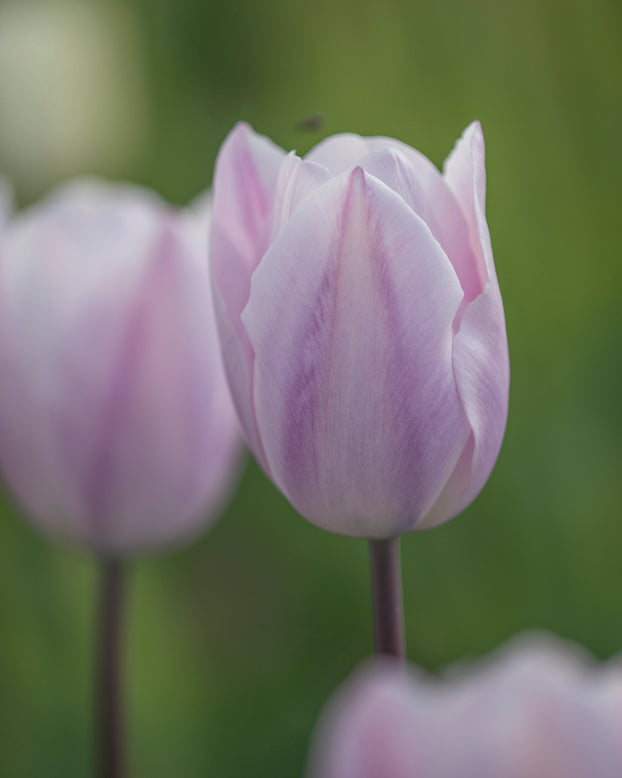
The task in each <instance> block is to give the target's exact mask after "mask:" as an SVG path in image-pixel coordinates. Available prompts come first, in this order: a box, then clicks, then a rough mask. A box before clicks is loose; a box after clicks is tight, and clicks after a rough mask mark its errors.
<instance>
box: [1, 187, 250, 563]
mask: <svg viewBox="0 0 622 778" xmlns="http://www.w3.org/2000/svg"><path fill="white" fill-rule="evenodd" d="M207 233H208V213H207V211H206V210H205V208H202V209H198V208H197V209H196V210H195V211H192V210H188V211H185V212H184V211H181V212H178V211H176V210H173V209H172V208H170V207H168V206H167V205H165V204H164V203H163V202H161V201H160V200H159V199H157V198H156V197H155V196H152V195H150V194H148V193H147V192H145V191H142V190H140V189H137V188H136V189H135V188H130V187H123V186H112V185H105V184H100V183H95V182H90V183H89V182H83V183H79V184H73V185H71V186H69V187H66V188H63V189H61V190H60V191H58V192H56V193H55V194H53V195H52V196H51V197H49V198H48V199H47V200H45V201H44V202H42V203H41V204H39V205H36V206H34V207H32V208H30V209H28V210H26V211H25V212H23V213H21V214H17V215H15V216H13V217H9V219H8V220H7V224H6V225H5V228H4V236H3V238H2V240H1V242H0V373H1V375H2V385H1V387H0V465H1V468H2V472H3V475H4V477H5V480H6V483H7V484H8V486H9V487H10V488H11V490H12V491H13V493H14V494H15V495H16V497H17V498H18V500H19V502H20V503H21V504H22V506H23V507H24V510H25V513H26V514H27V516H28V517H29V518H30V519H31V520H32V521H33V522H34V523H35V524H36V525H37V526H38V527H39V528H40V529H42V530H43V531H45V532H46V533H48V534H50V535H52V536H55V537H58V538H61V539H65V540H68V541H71V542H74V543H78V544H81V545H84V546H86V547H89V548H91V549H93V550H95V551H96V552H98V553H100V554H102V555H105V556H118V555H126V554H129V553H134V552H137V551H142V550H144V549H149V548H152V547H155V546H158V545H160V544H165V543H170V542H175V541H179V540H181V539H182V538H184V537H185V536H186V535H188V534H189V533H193V532H195V531H196V530H198V529H199V528H200V527H201V526H203V525H204V524H205V523H206V522H207V521H208V520H209V519H210V518H213V516H214V513H215V509H216V507H217V506H218V504H219V503H220V502H221V499H222V498H223V496H224V494H225V492H226V491H227V490H228V489H229V488H230V486H231V484H232V481H233V477H234V475H235V472H236V470H237V467H236V461H237V455H238V453H239V443H238V442H239V433H238V426H237V421H236V419H235V411H234V409H233V406H232V404H231V401H230V396H229V391H228V388H227V386H226V380H225V377H224V372H223V369H222V364H221V357H220V352H219V345H218V341H217V337H216V332H215V321H214V318H213V308H212V302H211V293H210V289H209V274H208V270H207Z"/></svg>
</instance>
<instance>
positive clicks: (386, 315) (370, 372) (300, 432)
mask: <svg viewBox="0 0 622 778" xmlns="http://www.w3.org/2000/svg"><path fill="white" fill-rule="evenodd" d="M461 297H462V291H461V289H460V285H459V283H458V281H457V278H456V275H455V273H454V271H453V269H452V267H451V264H450V262H449V260H448V259H447V257H446V256H445V254H444V253H443V251H442V250H441V248H440V246H439V244H438V243H437V241H436V240H435V239H434V238H433V236H432V235H431V233H430V231H429V229H428V228H427V226H426V225H425V224H424V223H423V221H422V220H421V219H420V218H419V217H418V216H417V215H416V214H415V213H414V212H413V211H412V210H411V209H410V208H409V207H408V206H407V205H406V204H405V203H404V201H403V200H402V199H401V198H400V197H399V196H398V195H396V194H395V193H393V192H391V191H390V190H389V189H388V188H387V187H386V186H385V185H384V184H382V183H381V182H380V181H378V180H377V179H375V178H374V177H373V176H369V175H367V174H365V172H364V171H363V170H362V169H361V168H356V169H355V170H354V171H353V172H352V173H351V174H349V175H342V176H340V177H338V178H335V179H333V180H331V181H330V182H329V183H328V184H326V185H325V186H323V187H321V189H319V190H318V191H317V192H316V194H315V195H312V196H311V197H310V198H308V199H307V200H306V201H305V202H304V204H303V205H302V206H301V207H300V208H299V210H298V211H297V213H296V214H295V215H294V216H293V218H292V219H291V221H290V222H289V223H288V225H287V227H286V228H285V229H284V230H283V232H282V233H281V235H280V236H279V238H278V239H277V240H276V241H275V243H274V244H273V245H272V246H271V247H270V249H269V251H268V252H267V254H266V255H265V257H264V259H263V260H262V262H261V265H260V266H259V267H258V269H257V271H256V272H255V275H254V277H253V282H252V288H251V295H250V299H249V303H248V305H247V307H246V309H245V311H244V313H243V315H242V319H243V322H244V325H245V326H246V328H247V331H248V333H249V338H250V340H251V343H252V346H253V350H254V352H255V394H254V397H255V408H256V414H257V419H258V424H259V428H260V433H261V437H262V441H263V445H264V450H265V452H266V456H267V459H268V462H269V465H270V471H271V473H272V476H273V478H274V479H275V481H276V483H277V484H278V485H279V487H280V488H281V489H282V490H283V491H284V492H285V494H286V495H287V496H288V498H289V499H290V501H291V502H292V503H293V505H294V506H295V507H296V508H297V509H298V510H299V511H300V512H301V513H302V514H303V515H304V516H305V517H306V518H308V519H309V520H310V521H313V522H314V523H316V524H318V525H319V526H322V527H324V528H326V529H329V530H332V531H333V532H340V533H343V534H348V535H355V536H365V537H375V538H380V537H388V536H392V535H397V534H400V533H402V532H405V531H409V530H411V529H412V528H413V527H414V526H415V524H416V523H417V521H418V520H419V519H420V518H421V516H422V515H423V514H425V512H426V511H427V510H428V509H429V508H430V506H431V504H433V502H434V501H435V500H436V498H437V496H438V494H439V493H440V491H441V489H442V488H443V486H444V484H445V483H446V481H447V478H448V477H449V474H450V473H451V471H452V470H453V468H454V466H455V463H456V462H457V459H458V457H459V455H460V452H461V451H462V449H463V448H464V445H465V443H466V440H467V437H468V434H469V428H468V424H467V422H466V418H465V417H464V412H463V410H462V406H461V403H460V401H459V398H458V395H457V392H456V387H455V383H454V377H453V370H452V365H451V345H452V338H453V332H452V322H453V319H454V316H455V313H456V310H457V308H458V306H459V303H460V300H461Z"/></svg>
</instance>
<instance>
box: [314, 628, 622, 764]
mask: <svg viewBox="0 0 622 778" xmlns="http://www.w3.org/2000/svg"><path fill="white" fill-rule="evenodd" d="M621 706H622V666H621V665H620V664H619V663H618V664H612V665H611V667H609V668H607V669H606V670H602V669H601V668H598V667H595V666H594V665H593V662H592V660H591V658H590V657H588V656H586V655H584V653H583V652H582V651H580V650H579V649H577V648H576V647H574V646H568V645H567V644H564V643H563V642H562V641H558V640H553V639H552V638H550V637H543V636H537V637H534V636H532V637H529V638H525V637H523V638H521V639H519V640H517V641H515V642H514V643H512V644H511V645H510V646H509V647H508V648H506V649H504V650H503V651H501V652H500V653H498V654H497V655H495V656H493V657H492V658H490V659H487V660H484V661H483V662H480V663H478V664H476V665H475V666H474V667H468V668H464V667H462V668H458V669H457V670H454V671H450V672H448V673H447V674H446V676H445V677H444V678H442V679H440V680H439V679H433V678H430V677H428V676H425V675H423V674H422V673H420V672H418V671H415V670H412V671H409V673H408V676H407V677H405V675H404V671H403V669H402V668H401V667H400V668H396V667H395V665H393V664H392V663H389V662H388V660H386V661H385V663H384V664H376V665H374V666H370V667H367V668H366V669H364V670H363V671H360V672H359V673H358V674H357V675H356V676H355V677H354V679H353V680H351V681H349V682H348V683H347V684H346V687H345V688H344V689H343V690H342V691H340V692H339V693H338V694H337V696H336V698H335V699H334V700H333V701H332V702H331V703H330V704H329V706H328V709H327V711H326V712H325V713H324V714H323V716H322V719H321V722H320V726H319V729H318V731H317V734H316V738H315V742H314V748H313V751H312V759H311V766H310V772H309V775H310V778H415V776H416V778H497V777H498V776H504V778H615V776H618V775H620V774H621V773H622V751H621V750H620V746H619V744H620V737H621V736H622V719H621V718H620V710H621Z"/></svg>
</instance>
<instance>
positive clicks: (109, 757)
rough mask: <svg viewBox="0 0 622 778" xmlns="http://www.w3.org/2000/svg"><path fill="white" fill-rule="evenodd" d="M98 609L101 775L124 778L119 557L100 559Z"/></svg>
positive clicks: (98, 729) (121, 609)
mask: <svg viewBox="0 0 622 778" xmlns="http://www.w3.org/2000/svg"><path fill="white" fill-rule="evenodd" d="M99 608H100V612H99V635H98V645H97V650H98V654H99V656H98V667H97V674H98V678H97V685H98V689H97V691H98V705H99V710H98V721H97V735H98V759H99V771H98V774H99V775H100V776H101V778H122V776H123V775H124V773H125V770H124V743H123V720H122V702H123V700H122V696H123V695H122V688H121V687H122V682H121V681H122V679H121V676H122V672H121V643H122V626H123V624H122V622H123V568H122V564H121V562H119V560H116V559H102V560H101V583H100V601H99Z"/></svg>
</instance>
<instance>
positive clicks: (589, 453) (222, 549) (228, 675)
mask: <svg viewBox="0 0 622 778" xmlns="http://www.w3.org/2000/svg"><path fill="white" fill-rule="evenodd" d="M51 1H52V0H48V2H51ZM19 2H20V3H21V2H26V0H19ZM85 3H86V0H85ZM89 4H90V6H92V7H93V8H95V7H96V6H97V5H98V4H97V2H96V1H95V0H90V3H89ZM3 5H4V6H6V5H7V3H6V2H5V3H4V4H0V9H1V8H2V7H3ZM32 5H33V8H35V7H36V3H35V2H33V3H32ZM103 5H106V6H109V5H111V4H110V3H106V2H104V0H102V6H103ZM123 12H124V14H125V15H126V16H127V18H128V19H131V24H132V26H133V30H134V38H135V39H136V41H135V45H136V47H137V49H136V50H137V52H139V55H140V59H139V61H140V67H141V69H142V78H143V79H144V89H145V103H144V105H142V104H141V106H140V111H141V116H143V113H144V112H146V116H147V120H146V121H144V122H143V123H142V124H141V122H142V121H143V120H142V119H141V121H139V122H138V123H137V125H136V126H138V127H141V128H142V129H141V132H142V133H143V135H142V143H141V144H139V145H140V149H139V150H137V151H136V152H135V153H134V155H133V156H132V157H131V158H127V157H125V158H124V161H123V163H122V165H121V167H122V169H121V170H119V163H116V168H115V166H112V167H111V166H108V164H107V162H106V161H104V162H101V163H98V164H95V165H94V167H93V169H91V170H89V171H85V172H91V173H95V174H105V175H110V174H111V171H114V174H115V175H123V176H124V177H126V178H130V179H134V180H138V181H140V182H141V183H144V184H147V185H149V186H152V187H154V188H156V189H157V190H158V191H160V192H161V193H162V194H163V195H164V196H165V197H167V198H169V199H171V200H174V201H179V202H183V201H187V200H189V199H190V198H192V197H193V196H194V195H196V194H197V193H198V192H200V191H201V190H203V189H205V188H206V187H207V186H208V185H209V183H210V180H211V175H212V169H213V163H214V158H215V155H216V152H217V149H218V146H219V144H220V143H221V142H222V140H223V138H224V136H225V134H226V133H227V131H228V130H229V129H230V128H231V126H232V125H233V124H234V123H235V122H236V121H237V120H238V119H242V118H243V119H246V120H248V121H249V122H250V123H251V124H252V125H253V126H254V127H255V128H256V129H257V130H258V131H260V132H263V133H265V134H267V135H269V136H270V137H272V138H273V139H274V140H275V141H276V142H277V143H279V144H281V145H283V146H285V147H286V148H296V149H297V150H298V151H299V152H301V153H302V152H305V151H306V150H307V149H308V148H310V146H311V145H313V144H314V143H316V142H317V141H318V140H320V139H321V137H323V136H324V135H327V134H332V133H334V132H339V131H355V132H359V133H361V134H383V135H390V136H396V137H399V138H400V139H402V140H404V141H406V142H408V143H410V144H412V145H414V146H416V147H417V148H419V149H421V150H422V151H423V152H424V153H426V154H427V155H428V156H429V157H430V158H431V159H432V160H433V161H434V162H435V163H436V164H439V165H440V164H441V163H442V161H443V159H444V157H445V156H446V155H447V153H448V152H449V150H450V149H451V147H452V145H453V143H454V141H455V139H456V137H457V136H458V135H459V134H460V133H461V131H462V129H463V128H464V127H465V126H466V125H467V124H468V123H469V122H470V121H471V120H472V119H474V118H478V119H480V121H481V122H482V125H483V127H484V132H485V135H486V140H487V171H488V217H489V225H490V229H491V233H492V239H493V248H494V251H495V258H496V263H497V270H498V275H499V278H500V283H501V287H502V292H503V294H504V301H505V306H506V314H507V324H508V332H509V340H510V352H511V364H512V389H511V406H510V418H509V424H508V429H507V435H506V439H505V443H504V446H503V450H502V453H501V456H500V458H499V462H498V465H497V467H496V469H495V471H494V473H493V475H492V477H491V479H490V482H489V483H488V485H487V486H486V488H485V490H484V492H483V493H482V495H481V496H480V497H479V498H478V499H477V500H476V502H475V503H474V504H473V505H472V506H471V507H470V508H469V509H468V510H467V511H466V512H465V514H464V515H463V516H462V517H460V518H458V519H456V520H455V521H452V522H450V523H449V524H447V525H445V526H444V527H442V528H439V529H436V530H432V531H429V532H424V533H416V534H413V535H410V536H408V537H405V538H404V539H403V543H402V547H403V569H404V586H405V607H406V617H407V631H408V642H409V654H410V657H411V658H412V659H413V660H414V661H417V662H420V663H421V664H423V665H425V666H426V667H429V668H431V669H434V668H437V667H439V666H441V665H444V664H445V663H448V662H451V661H453V660H456V659H458V658H462V657H465V656H471V655H477V654H480V653H482V652H485V651H487V650H489V649H490V648H492V647H493V646H495V645H496V644H498V643H499V642H501V641H502V640H504V639H505V638H507V637H508V636H510V635H511V634H513V633H515V632H516V631H519V630H521V629H524V628H527V627H542V628H547V629H551V630H554V631H556V632H558V633H560V634H562V635H564V636H566V637H569V638H572V639H575V640H578V641H580V642H582V643H584V644H585V645H586V646H588V647H589V648H590V649H591V650H592V651H593V652H595V653H596V654H597V655H598V656H601V657H606V656H609V655H611V654H613V653H615V652H617V651H619V650H620V648H621V646H622V618H620V614H619V610H620V605H619V591H620V588H621V586H622V572H620V571H621V570H622V567H621V565H620V557H621V556H622V520H621V511H620V501H621V500H620V498H621V496H622V487H621V481H622V479H621V478H620V474H621V472H622V451H621V442H622V412H621V399H620V398H621V397H622V358H621V357H622V354H621V347H620V335H621V333H622V313H621V308H620V303H619V287H618V283H619V280H620V270H619V268H620V250H619V235H618V230H619V227H618V224H619V223H618V211H619V208H620V202H621V198H620V191H619V181H620V180H621V179H622V146H621V144H620V137H622V48H621V47H620V44H619V41H620V37H621V35H622V6H621V5H620V4H619V3H617V2H615V0H595V1H594V2H593V3H590V4H589V5H588V4H585V3H583V2H579V0H564V2H562V0H525V2H523V3H505V2H492V0H471V1H470V2H468V3H467V2H465V0H462V1H460V0H438V2H435V3H431V2H428V3H422V2H413V1H412V0H386V2H384V3H383V4H382V6H381V5H379V4H378V2H376V0H357V2H356V3H355V2H354V0H316V2H315V3H313V4H310V3H308V2H301V0H268V1H267V2H262V3H256V2H254V0H232V1H231V2H228V3H224V2H221V0H176V2H174V3H171V2H167V0H127V2H125V3H123ZM1 62H2V51H0V63H1ZM122 86H123V85H122V84H121V83H119V88H122ZM3 110H4V107H3V106H1V105H0V111H3ZM126 110H127V115H124V117H123V120H124V121H126V120H127V121H129V120H130V119H131V117H132V112H133V111H134V110H138V108H137V107H136V105H134V104H132V103H128V104H127V106H126ZM315 113H319V114H321V115H322V116H323V117H324V118H325V126H324V127H323V128H322V129H321V130H320V131H316V132H303V131H301V130H300V129H299V128H297V125H298V124H299V122H300V121H301V120H303V119H304V118H305V117H307V116H309V115H311V114H315ZM119 118H120V117H119V116H115V115H111V116H110V122H111V126H112V125H115V126H116V125H118V122H119ZM143 118H144V116H143ZM43 129H44V128H43ZM0 153H1V152H0ZM0 159H1V157H0ZM9 162H10V160H8V162H7V161H6V160H5V161H4V162H3V165H4V166H5V167H7V168H9V167H10V164H8V163H9ZM98 165H99V166H98ZM72 172H73V171H72ZM15 183H16V190H17V193H18V197H19V199H20V200H21V201H22V202H25V201H27V200H29V199H32V198H34V197H35V196H37V195H38V194H40V192H37V191H35V190H34V189H33V188H32V184H29V186H30V188H28V187H27V186H26V185H25V184H23V183H22V182H20V179H19V175H18V174H16V176H15ZM49 183H51V182H45V183H42V184H41V188H43V187H44V186H48V185H49ZM1 507H2V511H1V514H0V623H1V624H2V640H1V643H0V700H1V701H2V703H1V705H0V774H1V775H3V776H5V775H6V776H11V777H15V778H41V776H45V777H46V778H57V777H58V778H61V777H62V778H72V777H73V776H75V777H76V778H77V777H78V776H84V775H87V774H89V770H90V762H91V751H92V746H93V743H92V729H93V722H92V711H91V699H90V694H91V687H92V683H91V681H92V674H93V667H92V657H91V655H92V648H93V637H92V627H93V613H92V609H93V598H94V594H95V587H96V583H97V582H96V571H95V569H94V565H93V563H92V560H90V559H88V558H86V557H85V556H82V555H79V554H77V553H76V552H73V551H70V550H65V549H59V548H57V547H54V546H52V545H50V544H48V543H46V542H45V541H44V540H42V539H40V538H39V537H38V536H37V535H35V533H34V532H32V531H31V530H30V529H29V528H28V527H27V525H26V524H24V523H23V522H22V521H21V520H20V519H19V518H17V512H16V511H15V510H13V509H11V508H10V507H9V506H8V504H6V505H5V504H2V505H1ZM367 564H368V563H367V556H366V548H365V543H364V542H363V541H355V540H349V539H345V538H340V537H337V536H332V535H330V534H328V533H324V532H322V531H320V530H318V529H315V528H314V527H312V526H311V525H309V524H307V522H305V521H304V520H303V519H302V518H300V517H299V516H298V515H297V514H296V513H295V512H294V511H293V510H292V509H291V508H290V506H289V505H288V504H287V502H286V501H285V500H284V499H283V498H282V497H281V496H280V495H279V494H278V493H277V492H276V491H275V490H274V488H273V487H272V486H271V485H270V483H269V482H268V481H267V480H266V479H265V478H264V477H263V475H262V474H261V472H260V471H259V469H258V468H257V466H256V465H255V464H253V463H250V462H249V465H248V467H247V469H246V472H245V475H244V478H243V480H242V482H241V484H240V488H239V491H238V493H237V494H236V496H235V498H234V500H233V502H232V504H231V505H230V507H229V509H228V510H227V512H226V515H225V516H224V517H223V518H222V520H221V521H220V522H219V523H218V524H217V525H216V526H215V527H214V528H213V529H212V530H211V531H210V532H208V533H207V534H206V535H205V536H204V537H203V538H202V539H201V540H200V541H199V542H198V543H196V544H195V545H193V546H191V547H188V548H183V549H180V550H177V551H174V552H172V553H169V554H167V555H163V556H161V557H154V558H148V559H144V560H139V561H137V562H136V563H135V564H133V565H132V566H131V567H132V569H131V570H130V571H129V578H130V581H129V583H130V603H129V606H130V607H129V610H130V614H129V615H130V617H131V618H130V620H129V622H128V625H127V626H128V631H127V633H128V634H127V637H128V645H127V649H128V651H127V663H126V675H127V682H128V696H129V711H128V718H129V722H130V736H131V743H132V759H133V768H134V770H133V773H132V774H133V775H134V776H137V778H140V776H149V778H158V777H159V776H162V777H163V776H170V775H176V776H177V775H179V776H217V778H279V777H280V776H283V778H291V777H292V776H299V775H302V773H303V766H304V761H305V755H306V749H307V744H308V738H309V733H310V731H311V729H312V726H313V724H314V722H315V720H316V717H317V714H318V712H319V710H320V708H321V706H322V704H323V702H324V701H325V700H326V699H327V697H328V696H329V694H330V693H331V691H332V690H333V689H334V688H335V686H336V685H337V684H338V683H339V682H340V681H341V680H342V679H343V678H345V677H346V676H347V674H348V673H349V672H350V671H351V669H352V668H353V667H354V666H355V665H356V664H357V663H358V662H359V661H360V660H361V659H362V658H363V657H365V656H366V655H368V654H369V652H370V650H371V623H370V613H369V611H370V605H369V598H368V589H369V582H368V569H367Z"/></svg>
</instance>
